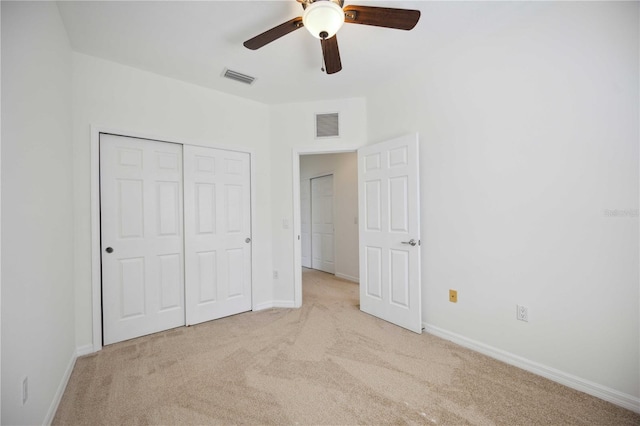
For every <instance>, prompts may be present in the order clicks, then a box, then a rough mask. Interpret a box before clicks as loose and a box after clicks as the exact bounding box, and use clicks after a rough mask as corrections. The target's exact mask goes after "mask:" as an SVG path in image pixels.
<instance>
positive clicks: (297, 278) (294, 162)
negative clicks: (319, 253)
mask: <svg viewBox="0 0 640 426" xmlns="http://www.w3.org/2000/svg"><path fill="white" fill-rule="evenodd" d="M362 146H364V145H343V144H339V143H332V144H327V145H323V146H301V147H294V148H292V150H291V168H292V176H293V188H292V198H293V235H292V236H291V237H292V239H293V306H294V308H299V307H301V306H302V253H301V252H302V246H301V243H300V239H301V228H300V156H301V155H314V154H344V153H348V152H357V151H358V148H361V147H362Z"/></svg>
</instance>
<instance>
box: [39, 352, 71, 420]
mask: <svg viewBox="0 0 640 426" xmlns="http://www.w3.org/2000/svg"><path fill="white" fill-rule="evenodd" d="M76 358H77V356H76V354H75V353H73V354H71V359H70V360H69V364H68V365H67V369H66V370H65V372H64V376H62V380H61V381H60V384H59V385H58V389H57V390H56V393H55V395H54V396H53V401H51V405H50V406H49V410H48V411H47V416H46V417H45V419H44V422H43V423H42V424H44V425H50V424H51V423H53V418H54V417H55V416H56V412H57V411H58V405H60V401H61V400H62V395H64V391H65V389H66V388H67V384H68V383H69V378H71V373H72V372H73V367H74V366H75V365H76Z"/></svg>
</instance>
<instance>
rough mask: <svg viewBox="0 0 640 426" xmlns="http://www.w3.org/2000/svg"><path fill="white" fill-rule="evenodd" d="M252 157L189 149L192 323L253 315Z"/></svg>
mask: <svg viewBox="0 0 640 426" xmlns="http://www.w3.org/2000/svg"><path fill="white" fill-rule="evenodd" d="M250 170H251V164H250V156H249V154H247V153H240V152H232V151H224V150H218V149H212V148H202V147H194V146H187V145H185V147H184V180H185V187H184V188H185V189H184V196H185V212H186V213H185V270H186V274H185V276H186V307H187V324H188V325H191V324H198V323H200V322H203V321H209V320H212V319H216V318H221V317H225V316H228V315H233V314H237V313H240V312H245V311H249V310H251V186H250V182H251V179H250Z"/></svg>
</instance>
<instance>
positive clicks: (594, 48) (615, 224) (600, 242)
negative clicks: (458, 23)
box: [367, 2, 640, 410]
mask: <svg viewBox="0 0 640 426" xmlns="http://www.w3.org/2000/svg"><path fill="white" fill-rule="evenodd" d="M494 6H497V7H510V6H511V5H507V4H503V5H494ZM523 10H526V11H527V12H526V14H523V15H522V17H521V19H519V20H509V21H507V22H505V21H500V20H496V22H495V23H490V24H487V25H486V27H488V28H492V30H491V31H487V32H478V33H475V34H473V35H470V36H469V37H467V38H466V39H463V40H459V42H458V43H454V44H449V45H443V46H442V48H441V49H440V50H439V51H437V52H434V53H433V54H432V57H431V63H430V64H429V66H427V67H425V68H424V69H421V70H419V71H418V72H416V73H415V74H413V75H409V76H406V78H402V79H398V80H396V82H394V83H391V84H388V85H386V86H384V87H382V88H381V89H380V90H379V91H377V92H376V93H375V94H372V95H371V96H370V97H368V98H367V109H368V120H367V123H368V134H369V139H370V140H371V142H375V141H380V140H383V139H386V138H389V137H394V136H398V135H401V134H404V133H409V132H415V131H419V133H420V138H421V156H420V157H421V196H422V202H421V209H422V213H421V221H422V229H423V235H422V241H423V242H424V246H423V250H422V262H423V273H422V276H423V280H424V283H423V284H424V291H423V312H424V322H425V323H426V324H427V326H428V327H429V329H430V330H432V331H434V330H435V331H440V332H442V334H443V335H447V336H449V337H453V336H454V334H455V335H458V336H459V337H460V338H461V340H462V341H466V342H467V343H473V342H475V343H478V344H479V345H480V346H482V345H487V347H488V348H492V349H491V350H494V352H495V353H497V352H498V351H505V353H507V354H510V356H511V358H512V359H515V358H514V357H522V358H523V359H524V360H525V361H527V360H528V361H531V362H529V365H534V364H535V363H538V364H539V365H541V366H544V367H549V368H548V369H547V370H548V371H553V369H555V370H558V371H559V373H560V375H561V376H563V377H570V376H575V377H576V378H577V380H578V382H580V383H582V384H588V383H589V382H592V383H591V384H592V385H593V387H594V389H596V390H602V391H603V392H604V393H605V394H607V395H609V396H612V395H613V396H615V395H616V392H619V393H620V394H619V395H618V396H619V397H620V399H619V400H618V401H617V402H620V401H628V402H630V403H631V404H634V403H635V404H636V409H638V410H640V404H639V403H638V401H639V400H638V397H640V369H639V367H640V361H639V359H640V358H639V355H640V354H639V351H640V341H639V336H640V329H639V322H640V319H639V311H640V306H639V300H640V298H639V276H638V271H639V264H638V259H639V250H638V231H639V229H638V210H637V209H638V192H639V187H638V182H639V168H638V154H639V152H638V139H639V134H638V114H639V108H638V95H639V83H638V82H639V69H638V63H639V61H638V59H639V45H638V39H639V37H638V36H639V31H638V28H639V25H638V16H639V13H638V12H639V3H637V2H630V3H613V2H612V3H606V2H605V3H585V2H578V3H564V2H563V3H558V2H553V3H538V4H535V5H534V4H527V5H526V8H524V9H523ZM616 209H618V210H620V211H623V212H624V213H620V214H621V216H617V217H611V216H609V215H608V214H610V213H608V211H610V210H616ZM449 289H457V290H458V300H459V301H458V303H457V304H453V303H450V302H448V293H447V292H448V290H449ZM516 304H522V305H526V306H527V307H528V308H529V317H530V318H529V322H528V323H525V322H519V321H516ZM452 333H453V334H452ZM528 361H527V362H528Z"/></svg>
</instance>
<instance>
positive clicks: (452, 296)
mask: <svg viewBox="0 0 640 426" xmlns="http://www.w3.org/2000/svg"><path fill="white" fill-rule="evenodd" d="M449 302H452V303H458V291H457V290H449Z"/></svg>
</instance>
